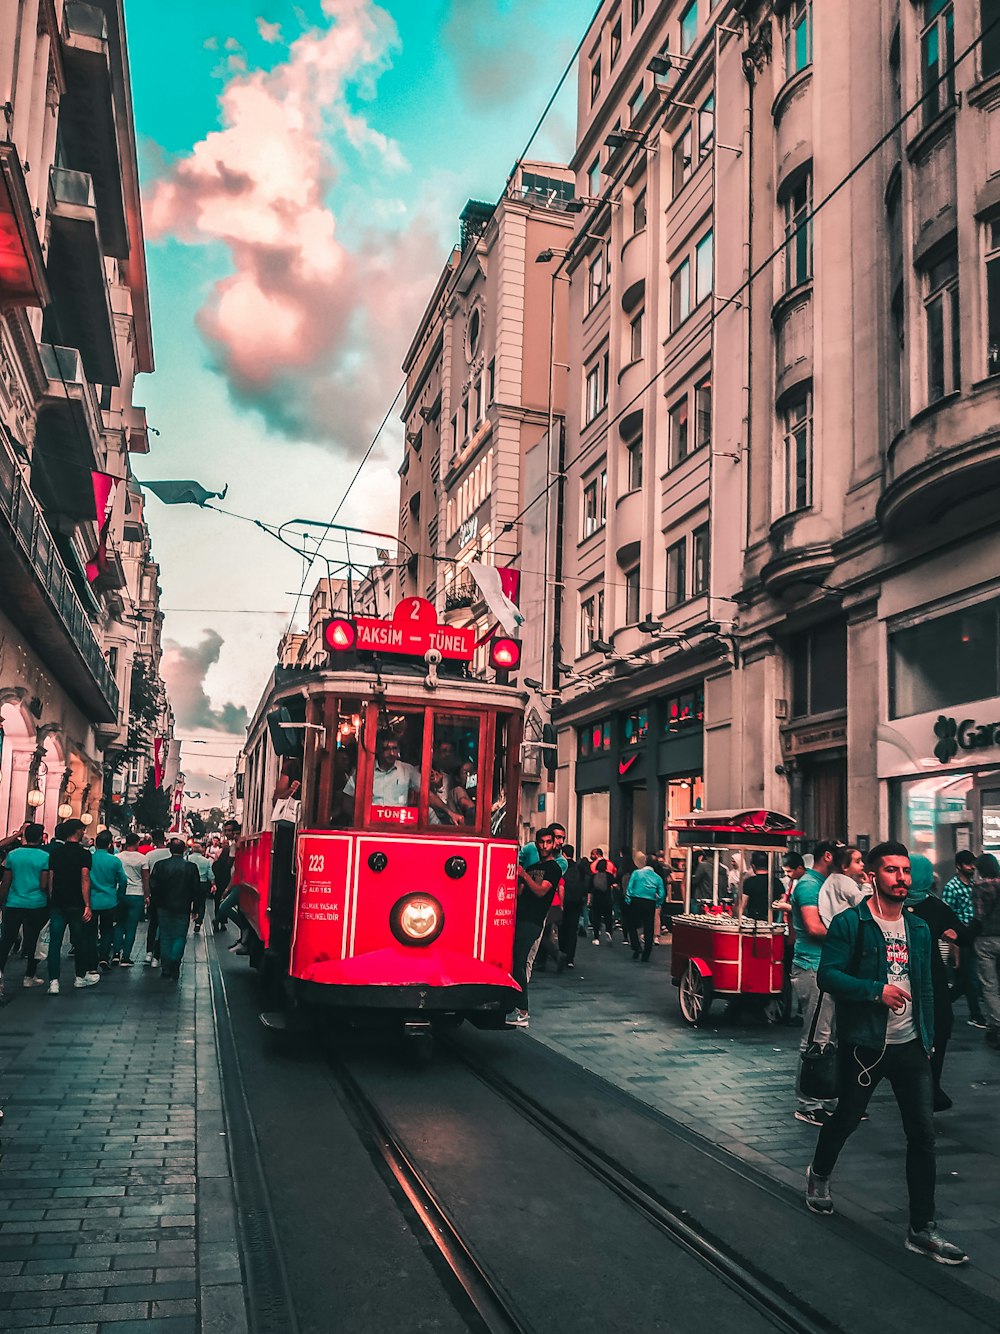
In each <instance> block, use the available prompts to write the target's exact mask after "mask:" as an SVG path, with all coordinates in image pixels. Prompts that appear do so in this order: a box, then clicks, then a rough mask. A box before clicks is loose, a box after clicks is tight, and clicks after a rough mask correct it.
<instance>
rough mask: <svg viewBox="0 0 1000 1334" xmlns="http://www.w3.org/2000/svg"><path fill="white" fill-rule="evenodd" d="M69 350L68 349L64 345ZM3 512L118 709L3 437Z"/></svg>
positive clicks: (114, 689) (102, 661) (100, 657)
mask: <svg viewBox="0 0 1000 1334" xmlns="http://www.w3.org/2000/svg"><path fill="white" fill-rule="evenodd" d="M63 350H65V349H63ZM0 515H2V516H3V517H4V518H5V519H6V521H7V524H8V526H9V528H10V531H11V533H12V534H13V536H14V537H15V539H16V541H17V544H18V545H19V546H20V548H21V551H22V554H23V556H24V558H25V560H26V561H27V562H28V564H29V565H30V566H31V567H32V568H33V569H34V572H35V575H36V576H37V578H38V582H39V583H40V584H41V586H42V588H43V589H44V590H45V592H46V594H47V596H48V599H49V601H50V603H51V604H52V606H53V608H54V609H55V611H56V613H57V614H58V616H59V617H60V619H61V620H62V623H63V626H64V627H65V629H66V631H67V633H68V634H69V636H70V638H71V639H72V641H73V643H74V644H75V645H76V647H77V649H78V650H79V652H80V654H81V656H82V657H83V660H84V661H85V662H86V664H87V667H88V668H89V669H90V672H91V674H92V676H93V677H94V680H95V681H96V682H97V684H98V686H99V687H100V690H101V693H102V694H103V696H104V698H105V700H106V701H107V703H108V705H109V707H110V708H111V709H113V711H114V714H115V716H116V717H117V715H118V685H117V682H116V681H115V678H114V675H113V673H112V671H111V668H110V667H109V666H108V663H107V660H106V658H105V657H104V653H103V652H102V650H101V645H100V643H99V642H98V639H97V636H96V635H95V634H94V631H93V628H92V626H91V624H90V621H89V620H88V618H87V613H86V612H85V611H84V609H83V603H82V602H81V601H80V599H79V597H78V596H77V594H76V590H75V589H74V588H73V584H72V582H71V580H70V576H69V572H68V570H67V569H66V566H65V565H64V564H63V560H62V557H61V556H60V555H59V551H58V549H57V547H56V544H55V540H54V539H53V537H52V533H51V532H50V530H49V526H48V524H47V523H46V522H45V520H44V518H43V517H42V511H41V509H40V508H39V505H38V501H37V500H36V499H35V497H34V496H33V495H32V493H31V491H30V490H29V489H28V487H27V486H26V485H25V482H24V478H23V477H22V475H21V471H20V469H19V468H18V466H17V464H16V462H15V459H14V455H13V454H12V453H11V450H10V446H9V445H8V444H7V441H6V440H5V439H0Z"/></svg>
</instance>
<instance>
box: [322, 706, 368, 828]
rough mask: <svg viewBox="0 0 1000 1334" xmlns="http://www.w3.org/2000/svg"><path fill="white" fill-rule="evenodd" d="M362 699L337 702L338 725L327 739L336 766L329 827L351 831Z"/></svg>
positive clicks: (332, 781) (330, 757) (332, 780)
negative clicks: (332, 734)
mask: <svg viewBox="0 0 1000 1334" xmlns="http://www.w3.org/2000/svg"><path fill="white" fill-rule="evenodd" d="M362 716H363V714H362V708H361V700H360V699H353V698H345V699H341V700H340V701H338V706H337V726H336V732H335V734H334V737H333V739H332V743H331V741H330V740H329V739H328V741H327V745H328V747H330V754H329V759H328V762H329V763H330V764H332V766H333V775H332V778H331V782H330V828H331V829H349V828H350V827H351V826H352V825H353V824H354V793H355V784H356V782H357V774H358V738H359V736H360V734H361V727H362Z"/></svg>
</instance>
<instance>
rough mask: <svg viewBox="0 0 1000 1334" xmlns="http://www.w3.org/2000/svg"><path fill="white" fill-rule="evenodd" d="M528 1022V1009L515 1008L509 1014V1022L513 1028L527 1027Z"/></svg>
mask: <svg viewBox="0 0 1000 1334" xmlns="http://www.w3.org/2000/svg"><path fill="white" fill-rule="evenodd" d="M528 1022H529V1021H528V1011H527V1010H514V1011H513V1013H512V1014H509V1015H508V1016H507V1023H508V1024H509V1025H510V1027H511V1028H527V1027H528Z"/></svg>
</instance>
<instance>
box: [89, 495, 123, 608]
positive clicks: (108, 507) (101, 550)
mask: <svg viewBox="0 0 1000 1334" xmlns="http://www.w3.org/2000/svg"><path fill="white" fill-rule="evenodd" d="M90 477H91V481H92V482H93V484H94V510H95V512H96V514H97V550H96V551H95V552H94V554H93V556H92V557H91V558H90V560H88V561H87V578H88V580H89V581H90V582H91V583H93V582H94V580H95V579H99V578H100V576H101V575H102V574H106V573H107V570H108V530H109V529H110V527H111V515H112V513H113V511H114V507H115V496H116V495H117V493H118V483H119V481H120V480H121V479H120V478H118V477H112V476H111V475H110V474H109V473H106V472H91V474H90Z"/></svg>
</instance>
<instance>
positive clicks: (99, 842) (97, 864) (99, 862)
mask: <svg viewBox="0 0 1000 1334" xmlns="http://www.w3.org/2000/svg"><path fill="white" fill-rule="evenodd" d="M114 846H115V841H114V839H113V838H112V836H111V830H110V829H102V830H101V832H100V833H99V834H98V835H97V837H96V838H95V839H94V852H93V856H92V858H91V863H90V908H91V911H92V912H93V914H94V917H93V921H92V923H91V932H92V933H94V932H96V935H97V960H98V963H99V965H100V967H101V968H102V969H103V970H104V972H106V973H107V972H110V970H111V959H112V952H113V950H114V944H115V932H116V928H117V926H118V915H119V911H120V909H121V905H122V903H123V902H124V899H125V891H126V889H127V888H128V876H127V875H126V874H125V867H124V866H123V865H122V861H121V858H120V857H116V856H115V854H114V851H113V849H114ZM114 961H115V963H118V962H119V959H118V956H117V955H114Z"/></svg>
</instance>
